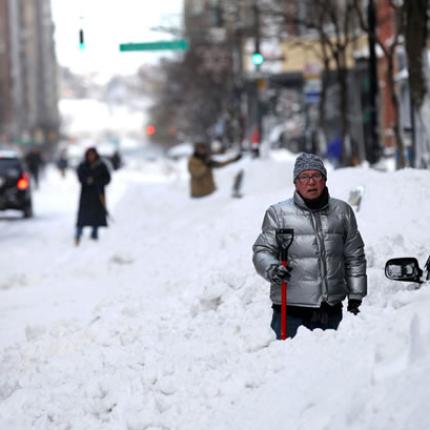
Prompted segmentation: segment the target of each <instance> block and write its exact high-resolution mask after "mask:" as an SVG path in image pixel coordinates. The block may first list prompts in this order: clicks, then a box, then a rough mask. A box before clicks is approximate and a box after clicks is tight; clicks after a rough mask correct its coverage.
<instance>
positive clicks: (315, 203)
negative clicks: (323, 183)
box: [301, 187, 330, 210]
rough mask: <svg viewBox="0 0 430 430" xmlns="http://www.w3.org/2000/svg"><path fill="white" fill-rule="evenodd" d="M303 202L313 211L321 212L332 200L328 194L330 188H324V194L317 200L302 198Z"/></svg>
mask: <svg viewBox="0 0 430 430" xmlns="http://www.w3.org/2000/svg"><path fill="white" fill-rule="evenodd" d="M301 197H302V199H303V201H304V202H305V205H306V206H307V207H308V208H309V209H311V210H319V209H322V208H323V207H324V206H326V205H327V204H328V200H329V198H330V195H329V193H328V188H327V187H324V190H323V192H322V193H321V195H320V196H319V197H318V198H316V199H312V200H309V199H305V198H304V197H303V196H301Z"/></svg>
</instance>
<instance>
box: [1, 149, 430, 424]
mask: <svg viewBox="0 0 430 430" xmlns="http://www.w3.org/2000/svg"><path fill="white" fill-rule="evenodd" d="M293 160H294V157H287V158H286V159H281V157H279V156H273V157H272V159H269V160H254V161H251V160H246V159H245V160H242V161H241V162H240V163H237V164H234V165H231V166H229V167H226V168H224V169H221V170H217V171H216V175H217V183H218V188H219V189H218V191H217V193H215V194H214V195H212V196H210V197H208V198H206V199H201V200H191V199H189V197H188V183H187V179H186V178H184V175H183V170H181V169H183V166H182V167H180V168H179V170H178V171H174V169H173V170H170V171H169V172H170V173H169V175H170V176H169V178H170V180H168V179H169V178H166V181H165V182H160V181H159V182H154V181H152V180H151V181H145V172H144V171H143V170H142V171H138V170H134V171H123V172H119V173H118V174H117V175H116V176H115V177H114V181H113V184H112V186H111V187H110V189H109V190H108V192H109V194H108V198H109V197H110V198H111V200H110V202H111V207H114V210H112V215H113V219H114V221H113V222H112V225H111V228H109V229H108V230H107V231H106V232H103V233H104V234H103V235H102V237H101V240H100V243H97V244H95V243H91V242H90V241H89V240H88V242H86V241H84V242H83V243H82V246H81V247H80V248H78V249H76V248H73V247H72V246H71V243H72V240H71V238H72V227H73V221H74V215H75V213H74V211H75V206H76V199H77V192H78V190H77V186H76V183H75V180H74V178H72V177H69V178H67V179H66V181H65V182H61V181H59V179H58V177H57V176H56V173H55V172H51V173H50V175H49V176H48V178H47V180H46V182H45V183H44V184H43V187H42V189H41V191H40V192H39V193H38V195H37V200H38V204H37V214H38V217H37V218H36V219H34V220H32V221H30V222H26V223H25V224H24V225H23V226H21V225H20V224H21V223H18V222H15V221H14V222H11V221H10V220H7V219H0V237H1V238H2V241H4V242H5V244H7V246H8V249H9V248H10V250H11V251H10V254H9V255H10V258H9V261H8V265H7V267H5V270H4V277H3V279H7V280H8V283H7V287H2V288H0V295H1V296H2V297H1V300H0V326H1V327H2V332H1V336H0V345H2V346H3V348H2V350H1V355H0V375H1V376H0V428H2V429H7V430H9V429H11V430H15V429H17V430H18V429H19V430H23V429H44V430H46V429H48V430H50V429H91V430H98V429H103V430H105V429H115V430H117V429H124V430H125V429H127V430H141V429H181V430H182V429H216V430H221V429H232V428H233V429H242V428H248V429H272V428H279V426H280V425H281V427H282V428H294V429H301V428H303V429H304V428H316V429H320V428H321V429H322V428H326V429H339V430H341V429H342V430H343V429H345V428H348V429H360V430H362V429H369V430H370V429H375V428H377V429H388V428H389V429H390V430H395V429H399V430H400V429H401V430H404V429H408V428H411V429H412V428H413V429H423V430H424V429H428V428H430V418H429V416H428V414H427V413H426V412H427V411H426V405H427V403H428V400H427V399H428V397H429V395H430V388H429V384H428V376H427V375H428V374H429V372H430V313H429V312H428V309H429V307H430V288H429V285H428V284H425V285H423V286H422V287H421V288H420V289H416V288H415V287H414V286H413V285H410V284H401V283H394V282H391V281H388V280H387V279H386V278H385V277H384V275H383V268H384V264H385V261H386V260H387V259H388V258H391V257H399V256H407V255H411V256H416V257H417V258H418V259H419V261H420V262H421V264H422V263H423V262H424V261H425V259H426V258H427V255H428V254H429V253H430V252H429V247H428V239H429V238H428V235H427V230H426V219H425V214H427V213H428V212H429V209H430V203H429V202H430V199H429V197H430V190H429V188H428V172H426V171H418V170H408V169H406V170H403V171H401V172H392V173H381V172H375V171H373V170H371V169H368V168H354V169H340V170H329V181H328V186H329V189H330V192H331V194H332V195H333V196H335V197H339V198H342V199H348V196H349V192H350V190H351V189H352V188H355V187H357V186H364V189H365V194H364V199H363V202H362V205H361V207H360V210H359V211H358V212H357V219H358V223H359V227H360V229H361V232H362V235H363V237H364V240H365V242H366V251H367V255H368V261H369V270H368V277H369V296H368V298H367V299H366V301H365V303H364V304H363V306H362V312H361V313H360V314H359V315H358V316H357V317H354V316H353V315H350V314H346V315H345V317H344V321H343V322H342V325H341V327H340V328H339V330H338V331H337V332H334V331H331V332H322V331H314V332H309V331H308V330H306V329H300V331H299V334H298V336H297V337H296V338H295V339H294V340H292V341H291V340H288V341H286V342H277V341H275V340H274V335H273V333H272V332H271V330H270V328H269V323H270V318H271V309H270V301H269V298H268V285H266V283H265V282H264V281H263V280H262V279H261V278H259V277H258V276H257V275H256V274H255V272H254V269H253V267H252V263H251V246H252V243H253V241H254V240H255V238H256V236H257V234H258V232H259V229H260V226H261V221H262V218H263V215H264V211H265V209H266V208H267V206H268V205H269V204H271V203H274V202H276V201H280V200H282V199H284V198H287V197H289V196H290V195H291V194H292V191H293V184H292V179H291V176H292V162H293ZM241 168H243V169H244V171H245V176H244V184H243V191H244V197H243V198H242V199H232V198H231V197H230V194H231V185H232V182H233V178H234V176H235V174H236V173H237V172H238V171H239V170H240V169H241ZM160 171H161V172H163V171H164V170H163V169H161V170H160ZM172 178H173V180H172ZM8 252H9V251H8ZM23 257H24V258H25V259H26V264H25V268H24V267H23V265H22V258H23Z"/></svg>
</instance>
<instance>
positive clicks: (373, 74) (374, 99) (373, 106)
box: [366, 0, 381, 164]
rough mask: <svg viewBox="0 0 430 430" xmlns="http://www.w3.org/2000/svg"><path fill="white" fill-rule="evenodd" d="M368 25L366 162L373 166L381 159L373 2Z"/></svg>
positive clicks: (368, 14) (368, 16)
mask: <svg viewBox="0 0 430 430" xmlns="http://www.w3.org/2000/svg"><path fill="white" fill-rule="evenodd" d="M367 21H368V25H369V33H368V39H369V96H370V103H369V104H370V143H369V145H368V146H367V148H368V151H367V154H366V155H367V156H366V158H367V160H368V161H369V163H370V164H375V163H376V162H377V161H378V160H379V158H380V157H381V147H380V144H379V133H378V64H377V61H378V59H377V57H376V11H375V2H374V0H369V2H368V4H367Z"/></svg>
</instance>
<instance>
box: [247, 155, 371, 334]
mask: <svg viewBox="0 0 430 430" xmlns="http://www.w3.org/2000/svg"><path fill="white" fill-rule="evenodd" d="M326 181H327V171H326V169H325V166H324V164H323V162H322V160H321V159H320V158H319V157H317V156H316V155H313V154H307V153H304V154H301V155H300V156H299V157H297V159H296V163H295V165H294V184H295V187H296V190H295V193H294V196H293V198H291V199H288V200H285V201H283V202H280V203H277V204H275V205H272V206H270V207H269V208H268V210H267V211H266V215H265V217H264V221H263V227H262V232H261V234H260V235H259V236H258V238H257V240H256V241H255V243H254V246H253V251H254V260H253V261H254V265H255V268H256V270H257V272H258V273H259V274H260V275H261V276H263V277H264V279H266V280H267V281H269V282H270V284H271V288H270V298H271V300H272V309H273V316H272V324H271V326H272V329H273V330H274V332H275V333H276V336H277V338H278V339H280V338H281V337H280V334H281V322H282V320H283V319H284V318H285V316H284V317H282V315H281V309H282V306H283V303H282V301H283V298H282V297H284V298H285V302H284V306H285V304H286V336H287V337H294V336H295V334H296V332H297V329H298V328H299V327H300V326H305V327H307V328H308V329H310V330H313V329H316V328H319V329H323V330H325V329H337V327H338V325H339V323H340V322H341V320H342V301H343V300H344V299H345V298H346V297H348V308H347V310H348V311H349V312H351V313H353V314H354V315H355V314H357V313H358V312H359V307H360V305H361V301H362V299H363V297H364V296H365V295H366V292H367V278H366V258H365V254H364V243H363V240H362V238H361V235H360V232H359V231H358V228H357V222H356V219H355V215H354V212H353V210H352V208H351V206H349V205H348V203H346V202H344V201H342V200H339V199H335V198H332V197H330V195H329V192H328V189H327V187H326ZM291 231H292V232H293V240H292V242H291V245H290V247H289V248H287V249H288V254H287V257H286V260H287V267H285V265H283V264H281V262H280V258H279V256H280V254H281V248H282V244H283V242H282V235H283V234H285V233H286V232H290V233H291ZM280 238H281V240H279V239H280ZM284 243H285V242H284ZM283 281H286V282H287V288H286V291H287V293H285V295H284V296H283V294H281V292H282V288H281V287H282V286H283V285H282V284H283ZM284 285H285V284H284ZM284 291H285V290H284ZM284 328H285V327H284Z"/></svg>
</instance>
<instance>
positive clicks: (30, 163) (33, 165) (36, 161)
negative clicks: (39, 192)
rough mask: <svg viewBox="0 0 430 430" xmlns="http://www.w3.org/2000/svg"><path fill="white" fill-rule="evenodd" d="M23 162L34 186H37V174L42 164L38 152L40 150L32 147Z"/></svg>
mask: <svg viewBox="0 0 430 430" xmlns="http://www.w3.org/2000/svg"><path fill="white" fill-rule="evenodd" d="M25 163H26V164H27V167H28V170H29V172H30V175H31V177H32V179H33V181H34V185H35V187H36V188H39V175H40V170H41V168H42V165H43V159H42V155H41V154H40V151H39V150H38V149H36V148H32V149H31V150H30V151H29V152H28V153H27V154H26V155H25Z"/></svg>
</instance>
